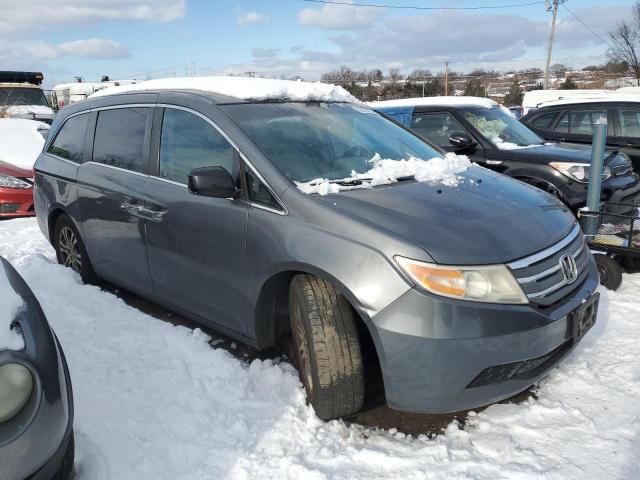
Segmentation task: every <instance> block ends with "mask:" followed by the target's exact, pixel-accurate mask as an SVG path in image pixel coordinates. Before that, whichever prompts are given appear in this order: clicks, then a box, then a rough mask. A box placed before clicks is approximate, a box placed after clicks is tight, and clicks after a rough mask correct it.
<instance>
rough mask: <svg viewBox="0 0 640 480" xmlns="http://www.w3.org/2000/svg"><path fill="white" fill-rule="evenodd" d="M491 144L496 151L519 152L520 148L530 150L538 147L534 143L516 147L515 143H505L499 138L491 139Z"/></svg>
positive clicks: (537, 144)
mask: <svg viewBox="0 0 640 480" xmlns="http://www.w3.org/2000/svg"><path fill="white" fill-rule="evenodd" d="M491 143H493V144H494V145H495V146H496V147H498V150H519V149H521V148H532V147H539V146H540V144H539V143H534V144H533V145H518V144H517V143H511V142H505V141H504V140H502V139H501V138H500V137H493V138H492V139H491Z"/></svg>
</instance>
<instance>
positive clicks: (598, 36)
mask: <svg viewBox="0 0 640 480" xmlns="http://www.w3.org/2000/svg"><path fill="white" fill-rule="evenodd" d="M562 6H563V7H564V9H565V10H566V11H567V12H569V13H570V14H571V15H572V16H573V18H575V19H576V20H577V21H578V22H580V23H581V24H582V26H583V27H584V28H586V29H587V30H589V31H590V32H591V33H593V35H595V36H596V37H597V38H598V39H599V40H600V41H601V42H602V43H604V44H605V45H607V46H608V47H609V48H613V47H611V44H610V43H609V42H607V41H606V40H605V39H604V38H602V37H601V36H600V35H598V34H597V33H596V32H594V31H593V30H591V27H589V25H587V24H586V23H584V22H583V21H582V20H580V18H579V17H578V16H577V15H576V14H575V13H573V12H572V11H571V10H569V7H567V6H566V5H562Z"/></svg>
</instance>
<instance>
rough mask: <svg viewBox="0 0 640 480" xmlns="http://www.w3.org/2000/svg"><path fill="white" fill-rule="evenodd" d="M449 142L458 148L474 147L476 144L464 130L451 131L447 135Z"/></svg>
mask: <svg viewBox="0 0 640 480" xmlns="http://www.w3.org/2000/svg"><path fill="white" fill-rule="evenodd" d="M449 143H450V144H451V145H453V146H454V147H456V148H458V149H460V150H466V149H468V148H474V147H475V146H476V145H477V143H476V142H475V141H474V140H473V138H471V137H470V136H469V135H468V134H466V133H464V132H457V133H452V134H451V136H450V137H449Z"/></svg>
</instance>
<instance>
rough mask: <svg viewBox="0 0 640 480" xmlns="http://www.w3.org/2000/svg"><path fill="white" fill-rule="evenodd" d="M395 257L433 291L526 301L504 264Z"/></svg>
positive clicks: (478, 298) (469, 297) (463, 296)
mask: <svg viewBox="0 0 640 480" xmlns="http://www.w3.org/2000/svg"><path fill="white" fill-rule="evenodd" d="M395 258H396V261H397V262H398V264H399V265H400V267H401V268H402V270H404V271H405V272H406V273H407V275H409V277H411V279H412V280H413V281H415V282H416V283H417V284H418V285H419V286H420V287H422V288H424V289H425V290H427V291H428V292H431V293H435V294H436V295H442V296H443V297H450V298H458V299H460V300H471V301H475V302H488V303H510V304H526V303H529V300H528V299H527V296H526V295H525V294H524V292H523V291H522V288H520V285H519V284H518V282H517V281H516V279H515V278H514V277H513V275H512V274H511V271H510V270H509V269H508V268H507V267H506V266H505V265H489V266H478V267H460V266H443V265H435V264H433V263H425V262H420V261H418V260H411V259H409V258H404V257H399V256H396V257H395Z"/></svg>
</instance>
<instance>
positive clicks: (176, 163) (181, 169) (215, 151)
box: [159, 108, 235, 183]
mask: <svg viewBox="0 0 640 480" xmlns="http://www.w3.org/2000/svg"><path fill="white" fill-rule="evenodd" d="M160 142H161V143H160V172H159V173H160V178H166V179H168V180H173V181H175V182H180V183H187V181H188V178H189V172H190V171H191V170H193V169H194V168H200V167H223V168H224V169H225V170H227V171H228V172H229V173H230V174H232V175H233V173H234V163H235V151H234V148H233V146H232V145H231V144H230V143H229V142H228V141H227V140H226V139H225V138H224V137H223V136H222V134H221V133H220V132H218V130H216V129H215V128H214V127H213V126H212V125H211V124H210V123H209V122H207V121H205V120H203V119H202V118H200V117H198V116H196V115H194V114H192V113H189V112H185V111H183V110H177V109H173V108H167V109H165V111H164V120H163V122H162V138H161V141H160Z"/></svg>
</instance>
